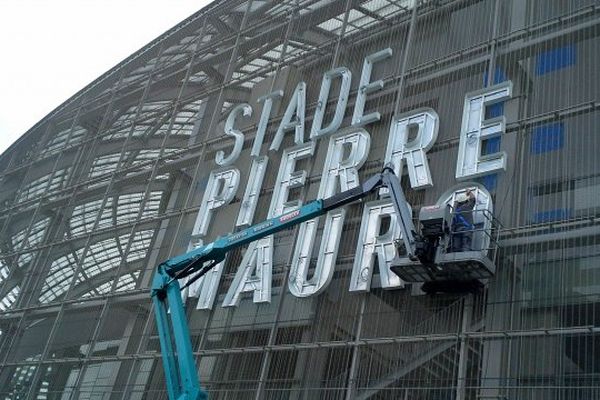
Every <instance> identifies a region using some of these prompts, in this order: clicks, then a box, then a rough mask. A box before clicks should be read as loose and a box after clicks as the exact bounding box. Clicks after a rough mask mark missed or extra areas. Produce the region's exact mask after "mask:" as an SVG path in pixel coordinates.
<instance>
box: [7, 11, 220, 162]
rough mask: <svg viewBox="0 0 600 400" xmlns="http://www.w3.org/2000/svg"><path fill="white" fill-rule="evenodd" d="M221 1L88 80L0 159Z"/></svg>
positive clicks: (15, 142) (195, 14) (14, 143)
mask: <svg viewBox="0 0 600 400" xmlns="http://www.w3.org/2000/svg"><path fill="white" fill-rule="evenodd" d="M223 3H225V2H217V1H214V0H213V1H212V2H211V3H210V4H208V5H207V6H205V7H203V8H201V9H200V10H198V11H197V12H195V13H194V14H192V15H190V16H189V17H187V18H186V19H184V20H183V21H181V22H179V23H178V24H176V25H175V26H173V27H172V28H170V29H168V30H167V31H166V32H165V33H163V34H162V35H160V36H158V37H157V38H156V39H154V40H152V41H150V42H149V43H148V44H146V45H145V46H143V47H142V48H140V49H139V50H137V51H135V52H134V53H133V54H131V55H130V56H128V57H127V58H125V59H124V60H123V61H121V62H119V63H118V64H117V65H115V66H114V67H112V68H111V69H109V70H108V71H106V72H105V73H103V74H102V75H100V76H99V77H98V78H96V79H94V80H93V81H92V82H90V83H89V84H88V85H86V86H85V87H84V88H83V89H81V90H79V91H78V92H76V93H75V94H74V95H73V96H71V97H69V98H68V99H67V100H65V101H64V102H62V103H61V104H60V105H58V106H57V107H56V108H55V109H53V110H52V111H50V112H49V113H48V114H47V115H46V116H45V117H43V118H42V119H41V120H39V121H38V122H37V123H35V125H33V126H32V127H30V128H29V129H27V131H25V133H23V134H22V135H21V136H19V138H18V139H17V140H15V141H14V142H13V143H12V144H11V145H10V146H9V147H8V148H7V149H6V150H4V152H2V154H0V161H2V159H3V158H4V157H6V155H7V154H9V153H10V152H11V151H14V150H15V148H16V147H17V146H18V145H19V144H20V143H21V142H23V141H24V140H25V139H26V138H27V137H29V135H30V134H31V133H32V132H33V131H35V130H36V129H37V128H39V127H40V126H42V125H43V124H44V123H46V122H47V121H48V120H49V119H51V118H52V117H54V116H55V115H57V114H59V113H60V112H61V111H63V110H64V109H65V108H67V107H68V106H69V105H71V104H72V103H73V102H74V101H76V100H78V99H80V98H81V96H83V95H84V94H86V93H88V92H89V91H91V90H93V89H95V88H96V87H98V86H99V85H101V84H102V83H103V82H104V81H105V80H107V79H108V78H110V77H112V76H114V74H116V73H118V72H119V71H121V70H122V69H123V68H125V67H126V66H128V65H129V64H131V63H132V62H134V61H135V60H137V59H138V58H139V57H141V56H142V55H144V54H145V53H147V52H148V51H150V50H152V49H154V48H155V47H156V46H158V45H159V44H161V43H162V42H164V41H165V40H167V39H169V38H170V37H171V36H173V35H174V34H176V33H177V32H179V31H180V30H181V29H183V28H185V27H186V26H188V25H189V24H191V23H193V22H195V21H196V20H198V19H199V18H202V17H204V16H205V15H206V14H208V13H209V12H212V11H214V10H215V9H217V8H219V6H223V5H224V4H223Z"/></svg>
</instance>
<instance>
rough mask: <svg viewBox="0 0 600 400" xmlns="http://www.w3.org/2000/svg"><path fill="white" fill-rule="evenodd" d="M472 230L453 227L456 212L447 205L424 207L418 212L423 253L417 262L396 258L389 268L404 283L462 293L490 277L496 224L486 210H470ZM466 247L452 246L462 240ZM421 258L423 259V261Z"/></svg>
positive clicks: (494, 267)
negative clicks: (466, 241) (466, 242)
mask: <svg viewBox="0 0 600 400" xmlns="http://www.w3.org/2000/svg"><path fill="white" fill-rule="evenodd" d="M472 213H473V222H474V223H473V226H472V229H468V230H464V229H460V230H453V227H452V223H451V221H452V220H453V218H454V217H455V216H456V215H457V213H455V212H452V210H451V207H450V206H432V207H424V208H423V209H422V210H421V213H420V215H419V220H420V223H421V235H420V236H421V238H422V239H423V243H424V250H423V251H424V253H426V254H427V252H429V254H428V255H427V256H426V257H421V258H420V260H419V261H413V260H410V259H409V258H408V257H397V258H396V259H394V261H392V265H391V267H390V268H391V270H392V271H393V272H394V273H395V274H396V275H398V276H399V277H400V278H401V279H402V280H404V281H405V282H407V283H424V285H423V291H425V292H428V293H433V292H464V291H470V290H474V289H477V288H479V287H481V286H482V284H483V283H482V281H483V280H485V279H489V278H491V277H492V276H494V274H495V272H496V257H497V253H498V235H499V232H500V227H501V225H500V223H499V221H498V220H497V219H496V218H495V217H494V215H493V214H492V213H491V212H490V211H489V210H487V209H482V210H473V211H472ZM465 236H466V237H468V238H469V240H468V242H469V243H468V245H467V246H464V245H463V246H456V243H455V241H457V240H461V241H464V237H465ZM424 259H425V262H423V261H424Z"/></svg>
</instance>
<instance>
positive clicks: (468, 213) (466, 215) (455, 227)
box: [451, 189, 476, 252]
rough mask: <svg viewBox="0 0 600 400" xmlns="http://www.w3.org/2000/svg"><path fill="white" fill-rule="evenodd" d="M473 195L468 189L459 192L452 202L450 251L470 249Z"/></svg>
mask: <svg viewBox="0 0 600 400" xmlns="http://www.w3.org/2000/svg"><path fill="white" fill-rule="evenodd" d="M475 202H476V201H475V195H474V194H473V192H472V191H471V190H470V189H469V190H467V191H466V192H463V193H459V194H458V195H457V196H456V201H455V202H454V216H453V217H452V227H451V229H452V245H451V251H453V252H457V251H471V250H472V248H471V242H472V241H473V229H474V228H475V226H474V224H473V209H474V208H475Z"/></svg>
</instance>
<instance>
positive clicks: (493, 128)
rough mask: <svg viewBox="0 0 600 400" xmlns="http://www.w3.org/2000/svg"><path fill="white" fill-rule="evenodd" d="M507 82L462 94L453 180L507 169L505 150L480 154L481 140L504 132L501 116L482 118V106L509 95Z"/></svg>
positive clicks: (509, 88) (509, 85)
mask: <svg viewBox="0 0 600 400" xmlns="http://www.w3.org/2000/svg"><path fill="white" fill-rule="evenodd" d="M511 94H512V83H511V82H510V81H508V82H504V83H501V84H499V85H495V86H492V87H489V88H486V89H483V90H479V91H477V92H472V93H468V94H467V95H466V96H465V106H464V109H463V120H462V127H461V131H460V144H459V146H458V160H457V163H456V179H458V180H466V179H471V178H475V177H478V176H482V175H487V174H489V173H491V172H495V171H502V170H505V169H506V153H505V152H503V151H501V152H498V153H493V154H487V155H485V156H481V142H482V141H483V140H486V139H491V138H493V137H497V136H500V135H502V134H503V133H504V125H505V119H504V116H502V117H496V118H492V119H490V120H486V119H485V107H486V106H489V105H492V104H494V103H498V102H501V101H504V100H506V99H508V98H510V96H511Z"/></svg>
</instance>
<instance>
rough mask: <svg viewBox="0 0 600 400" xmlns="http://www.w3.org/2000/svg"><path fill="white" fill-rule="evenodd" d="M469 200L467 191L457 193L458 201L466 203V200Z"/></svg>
mask: <svg viewBox="0 0 600 400" xmlns="http://www.w3.org/2000/svg"><path fill="white" fill-rule="evenodd" d="M467 200H469V196H467V193H465V192H462V193H459V194H457V195H456V202H457V203H464V202H465V201H467Z"/></svg>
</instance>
